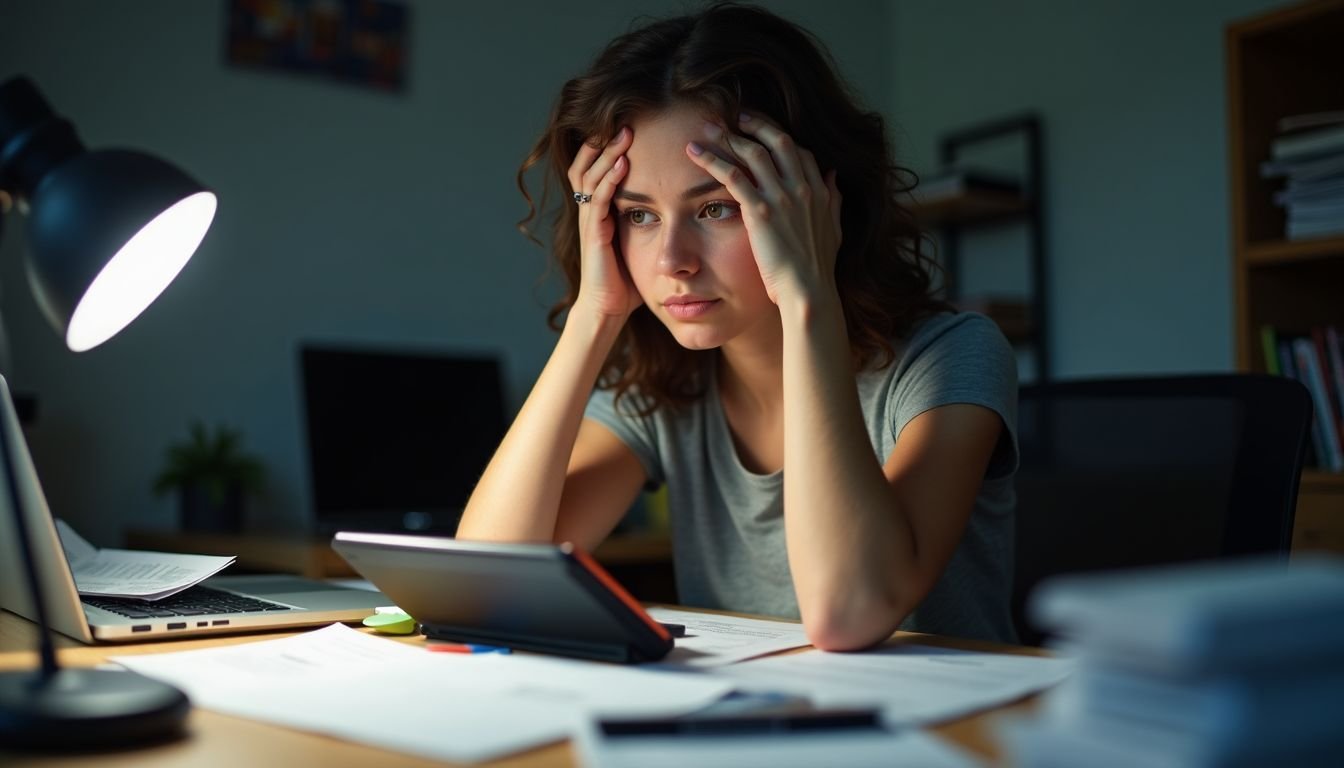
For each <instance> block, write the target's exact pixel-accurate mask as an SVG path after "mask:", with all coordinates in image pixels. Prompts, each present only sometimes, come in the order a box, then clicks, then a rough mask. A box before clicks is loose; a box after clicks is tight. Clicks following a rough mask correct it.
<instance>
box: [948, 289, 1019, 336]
mask: <svg viewBox="0 0 1344 768" xmlns="http://www.w3.org/2000/svg"><path fill="white" fill-rule="evenodd" d="M954 303H955V304H956V305H957V309H960V310H962V311H963V312H979V313H981V314H983V315H987V316H988V317H989V319H991V320H993V321H994V322H995V323H997V324H998V326H999V330H1001V331H1003V335H1004V336H1005V337H1006V338H1007V339H1008V341H1009V342H1011V343H1013V344H1025V343H1028V342H1030V341H1031V340H1032V338H1033V334H1034V333H1035V331H1036V328H1035V325H1033V323H1032V318H1031V304H1030V303H1028V302H1027V301H1026V299H1009V298H1004V297H972V298H966V299H958V300H957V301H955V302H954Z"/></svg>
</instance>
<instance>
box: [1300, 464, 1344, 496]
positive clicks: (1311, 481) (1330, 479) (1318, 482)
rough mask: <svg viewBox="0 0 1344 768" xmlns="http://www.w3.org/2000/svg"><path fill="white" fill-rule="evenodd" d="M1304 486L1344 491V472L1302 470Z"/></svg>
mask: <svg viewBox="0 0 1344 768" xmlns="http://www.w3.org/2000/svg"><path fill="white" fill-rule="evenodd" d="M1302 487H1303V488H1305V489H1310V490H1326V491H1334V492H1336V493H1344V472H1323V471H1321V470H1319V469H1310V468H1308V469H1304V470H1303V471H1302Z"/></svg>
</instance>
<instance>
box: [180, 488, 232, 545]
mask: <svg viewBox="0 0 1344 768" xmlns="http://www.w3.org/2000/svg"><path fill="white" fill-rule="evenodd" d="M178 499H179V502H180V504H181V507H180V509H179V514H180V517H181V519H180V522H181V526H182V530H184V531H199V532H205V533H240V532H241V531H242V530H243V488H242V486H241V485H239V484H237V483H233V484H230V485H229V486H228V487H227V488H226V489H225V491H224V498H223V499H222V500H216V499H213V498H211V496H210V493H209V491H207V490H206V488H205V486H203V485H198V484H195V483H193V484H191V485H185V486H183V487H182V489H181V491H180V495H179V497H178Z"/></svg>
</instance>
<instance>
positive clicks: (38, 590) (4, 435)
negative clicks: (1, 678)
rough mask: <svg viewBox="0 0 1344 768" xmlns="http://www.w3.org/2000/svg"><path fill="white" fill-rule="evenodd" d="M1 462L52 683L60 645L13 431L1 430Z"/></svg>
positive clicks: (41, 652) (44, 672)
mask: <svg viewBox="0 0 1344 768" xmlns="http://www.w3.org/2000/svg"><path fill="white" fill-rule="evenodd" d="M0 453H3V454H4V455H3V456H0V459H2V460H3V462H2V463H3V464H4V465H5V485H6V487H8V489H9V491H8V495H9V499H8V501H9V507H10V510H11V511H12V512H13V513H14V529H15V531H16V532H17V533H18V535H19V551H20V552H21V553H22V556H23V570H24V574H25V575H26V576H27V577H28V589H29V590H30V591H31V592H32V594H33V611H34V613H35V614H36V615H37V637H38V654H39V655H40V656H41V658H42V677H41V679H42V680H47V679H50V678H51V677H53V676H55V674H56V673H57V672H58V671H59V670H60V668H61V665H60V664H59V663H57V661H56V645H55V643H53V642H52V639H51V627H50V624H49V623H48V622H47V595H46V592H45V591H44V590H43V589H42V581H41V580H40V579H39V578H38V575H37V562H36V561H35V560H34V558H33V545H32V538H31V537H30V536H29V535H28V521H27V519H26V518H25V516H24V514H23V505H22V500H21V499H20V498H19V482H18V480H19V479H18V477H17V476H16V475H15V472H14V451H13V450H12V449H11V447H10V445H9V430H8V429H6V428H0Z"/></svg>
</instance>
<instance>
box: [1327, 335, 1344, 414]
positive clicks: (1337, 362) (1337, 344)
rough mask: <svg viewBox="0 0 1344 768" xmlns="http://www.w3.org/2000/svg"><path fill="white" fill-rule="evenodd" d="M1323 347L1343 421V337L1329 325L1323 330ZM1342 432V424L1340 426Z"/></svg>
mask: <svg viewBox="0 0 1344 768" xmlns="http://www.w3.org/2000/svg"><path fill="white" fill-rule="evenodd" d="M1325 346H1326V350H1327V352H1328V353H1329V356H1330V375H1331V376H1332V377H1333V378H1334V380H1335V394H1336V395H1338V396H1339V412H1340V414H1341V416H1340V418H1341V419H1344V337H1341V335H1340V333H1339V329H1338V328H1336V327H1335V326H1333V325H1331V326H1328V327H1327V328H1326V329H1325ZM1340 430H1341V431H1344V424H1341V425H1340Z"/></svg>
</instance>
